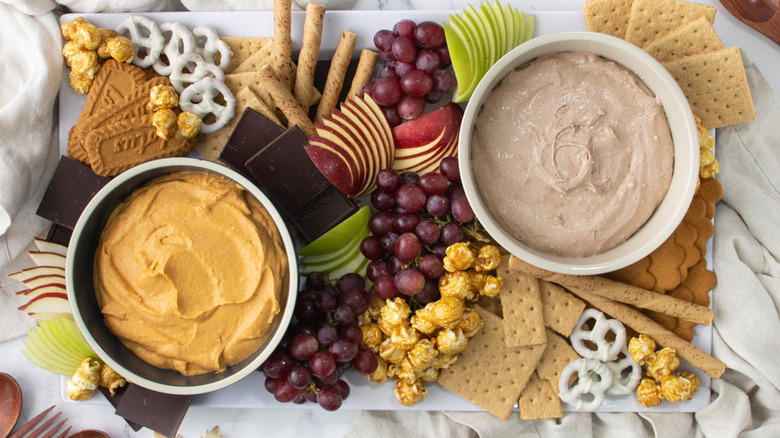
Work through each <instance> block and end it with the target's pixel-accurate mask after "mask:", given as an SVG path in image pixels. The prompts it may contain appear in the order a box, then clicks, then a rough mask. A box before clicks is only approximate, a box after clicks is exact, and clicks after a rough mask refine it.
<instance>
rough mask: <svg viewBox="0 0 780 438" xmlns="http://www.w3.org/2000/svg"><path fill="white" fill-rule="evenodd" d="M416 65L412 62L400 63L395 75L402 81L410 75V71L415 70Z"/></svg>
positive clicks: (396, 66) (397, 64) (396, 67)
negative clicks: (405, 76) (406, 75)
mask: <svg viewBox="0 0 780 438" xmlns="http://www.w3.org/2000/svg"><path fill="white" fill-rule="evenodd" d="M415 68H416V67H415V64H414V63H411V62H400V61H399V62H398V63H396V65H395V74H396V75H397V77H398V78H399V79H400V78H402V77H404V75H405V74H407V73H409V72H410V71H412V70H414V69H415Z"/></svg>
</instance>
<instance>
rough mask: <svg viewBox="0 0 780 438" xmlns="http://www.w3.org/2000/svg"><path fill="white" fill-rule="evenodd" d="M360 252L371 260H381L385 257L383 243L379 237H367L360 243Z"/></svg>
mask: <svg viewBox="0 0 780 438" xmlns="http://www.w3.org/2000/svg"><path fill="white" fill-rule="evenodd" d="M360 252H361V253H362V254H363V255H364V256H365V257H366V258H367V259H369V260H379V259H381V258H382V256H383V255H384V254H383V253H384V251H382V241H381V240H379V237H377V236H367V237H365V238H364V239H363V240H362V241H361V242H360Z"/></svg>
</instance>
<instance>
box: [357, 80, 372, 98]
mask: <svg viewBox="0 0 780 438" xmlns="http://www.w3.org/2000/svg"><path fill="white" fill-rule="evenodd" d="M373 93H374V81H369V82H366V85H363V88H361V89H360V95H361V96H362V95H364V94H368V95H369V96H370V95H372V94H373Z"/></svg>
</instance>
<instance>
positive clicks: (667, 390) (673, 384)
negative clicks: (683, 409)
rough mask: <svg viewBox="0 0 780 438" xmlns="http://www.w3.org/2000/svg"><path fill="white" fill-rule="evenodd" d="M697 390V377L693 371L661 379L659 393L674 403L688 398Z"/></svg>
mask: <svg viewBox="0 0 780 438" xmlns="http://www.w3.org/2000/svg"><path fill="white" fill-rule="evenodd" d="M698 390H699V379H698V378H697V377H696V376H695V375H694V374H693V373H686V372H681V373H679V374H678V375H677V376H664V377H663V378H662V379H661V395H662V396H663V397H664V398H665V399H667V400H669V401H671V402H674V403H677V402H681V401H686V400H690V399H691V398H693V396H694V395H695V394H696V392H697V391H698Z"/></svg>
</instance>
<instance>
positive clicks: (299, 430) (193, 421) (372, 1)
mask: <svg viewBox="0 0 780 438" xmlns="http://www.w3.org/2000/svg"><path fill="white" fill-rule="evenodd" d="M699 1H700V2H701V3H709V4H714V5H715V6H717V7H718V18H717V19H716V22H715V28H716V30H717V31H718V33H719V35H720V37H721V38H722V40H723V42H724V44H726V46H735V45H736V46H740V47H741V48H742V50H743V51H744V52H745V53H747V55H748V56H749V57H750V58H751V59H752V60H753V61H754V62H756V64H758V65H759V67H760V69H761V70H762V71H763V73H764V75H765V77H767V78H768V79H769V81H770V83H771V84H772V86H773V88H774V89H775V92H778V90H780V47H778V46H777V45H775V44H774V43H772V42H771V41H770V40H769V39H767V38H765V37H763V36H762V35H760V34H759V33H757V32H756V31H754V30H753V29H750V28H749V27H747V26H745V25H743V24H742V23H740V22H739V21H738V20H736V19H735V18H734V17H733V16H731V15H730V14H729V13H728V12H727V11H726V10H725V9H724V8H723V7H722V6H721V5H720V4H719V3H718V2H717V1H714V0H708V1H701V0H699ZM341 3H352V2H351V1H347V2H341ZM354 3H355V5H354V8H355V9H361V10H376V9H396V10H411V9H438V10H450V9H460V8H463V7H464V6H465V5H466V4H468V3H469V2H468V1H466V0H446V1H445V0H442V1H436V0H433V1H426V0H357V1H355V2H354ZM511 3H512V4H513V5H514V6H516V7H518V8H520V9H522V10H525V11H529V12H532V11H534V10H567V11H568V10H580V8H581V7H582V0H518V1H512V2H511ZM22 348H24V346H23V344H22V338H18V339H15V340H12V341H8V342H5V343H1V344H0V371H2V372H6V373H8V374H11V375H13V376H14V377H15V378H16V379H17V380H18V381H19V384H20V386H21V388H22V391H23V398H24V404H23V410H22V414H21V417H20V420H21V421H25V420H27V419H29V418H31V417H32V416H34V415H35V414H37V413H38V412H40V411H42V410H43V409H45V408H46V407H48V406H50V405H52V404H56V405H57V407H58V408H59V409H61V410H63V413H64V416H65V417H67V418H68V419H69V424H70V425H72V426H73V431H77V430H82V429H88V428H95V429H101V430H104V431H106V432H107V433H108V434H109V435H110V436H112V437H114V438H118V437H151V436H152V435H153V434H152V432H151V431H149V430H148V429H142V430H141V431H139V432H133V431H132V430H131V429H130V428H129V427H128V426H127V425H126V424H125V423H124V421H123V420H122V419H121V418H119V417H117V416H116V415H114V413H113V409H112V408H111V407H110V405H108V403H103V404H89V405H78V404H73V403H65V402H64V401H63V400H62V398H61V395H60V394H61V391H60V377H59V376H57V375H54V374H50V373H47V372H45V371H42V370H41V369H39V368H37V367H36V366H35V365H33V364H32V363H30V362H29V361H28V360H27V359H26V358H25V357H24V356H23V355H22V354H21V351H20V350H21V349H22ZM239 384H240V383H239ZM247 390H256V391H265V389H264V388H262V387H260V388H248V389H247ZM388 390H389V389H388ZM97 397H99V396H97ZM357 413H358V412H357V411H353V410H346V409H342V410H340V411H337V412H325V411H323V410H322V409H320V408H319V407H316V406H314V407H312V408H311V409H304V408H299V407H297V408H279V409H214V408H207V407H193V408H191V409H190V411H189V412H188V413H187V416H186V417H185V418H184V422H183V423H182V426H181V428H180V430H179V433H180V435H181V436H182V437H184V438H190V437H200V436H202V435H203V434H204V433H205V431H206V430H208V429H210V428H212V427H213V426H216V425H218V426H220V429H221V431H222V433H223V434H224V436H226V437H251V436H318V437H340V436H343V435H344V434H345V433H346V431H347V430H349V427H350V425H351V423H352V421H353V420H354V418H355V416H356V415H357Z"/></svg>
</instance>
